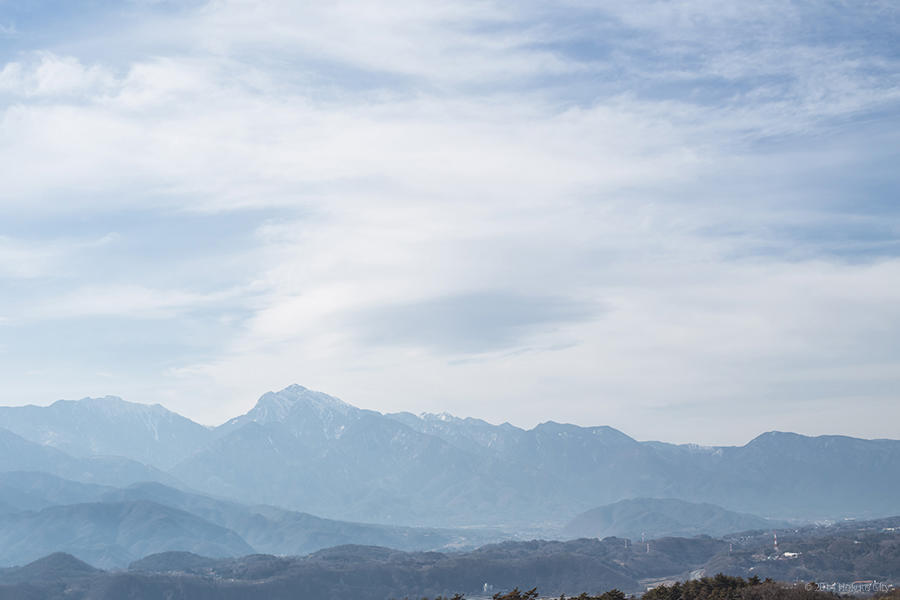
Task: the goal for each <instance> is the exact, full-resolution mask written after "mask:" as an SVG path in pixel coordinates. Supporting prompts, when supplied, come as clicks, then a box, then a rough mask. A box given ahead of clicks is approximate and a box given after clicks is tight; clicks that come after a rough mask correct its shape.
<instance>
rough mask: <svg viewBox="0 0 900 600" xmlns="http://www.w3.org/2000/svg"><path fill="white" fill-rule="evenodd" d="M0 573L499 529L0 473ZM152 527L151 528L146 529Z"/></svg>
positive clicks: (462, 542)
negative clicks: (56, 564) (31, 562)
mask: <svg viewBox="0 0 900 600" xmlns="http://www.w3.org/2000/svg"><path fill="white" fill-rule="evenodd" d="M3 505H5V506H7V507H8V508H7V510H3V511H0V568H2V567H3V566H4V565H11V564H15V563H17V562H20V561H22V560H23V559H25V558H29V557H30V558H34V557H39V556H43V555H45V554H48V553H50V552H54V551H59V550H63V551H65V552H68V553H71V554H73V555H75V556H77V557H78V558H79V559H82V560H85V561H88V562H90V563H91V564H94V565H97V566H102V567H124V566H126V565H127V564H128V563H129V562H131V561H132V560H135V558H140V557H141V556H143V555H145V554H146V553H147V552H146V550H147V549H148V548H152V550H153V552H165V551H176V550H178V551H192V552H202V553H204V554H207V555H213V556H240V555H244V554H248V553H253V552H263V553H270V554H288V555H301V554H307V553H309V552H314V551H316V550H320V549H322V548H327V547H329V546H337V545H341V544H348V543H356V544H372V545H383V546H391V547H394V548H398V549H401V550H435V549H447V548H472V547H475V546H476V545H480V544H483V543H485V542H486V541H493V540H496V539H498V538H500V537H503V534H501V533H499V532H496V531H483V532H482V531H473V530H466V531H460V530H448V529H416V528H410V527H399V526H390V525H371V524H364V523H351V522H344V521H334V520H329V519H322V518H319V517H316V516H313V515H310V514H306V513H299V512H293V511H288V510H284V509H281V508H277V507H273V506H247V505H243V504H239V503H236V502H232V501H227V500H221V499H216V498H211V497H209V496H204V495H200V494H193V493H189V492H185V491H182V490H178V489H175V488H171V487H168V486H165V485H162V484H159V483H140V484H134V485H131V486H129V487H126V488H115V487H110V486H100V485H94V484H86V483H80V482H75V481H68V480H64V479H60V478H58V477H55V476H52V475H48V474H45V473H28V472H16V473H0V506H3ZM148 528H149V529H148Z"/></svg>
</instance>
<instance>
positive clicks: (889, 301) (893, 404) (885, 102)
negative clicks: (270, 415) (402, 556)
mask: <svg viewBox="0 0 900 600" xmlns="http://www.w3.org/2000/svg"><path fill="white" fill-rule="evenodd" d="M898 35H900V9H898V7H897V5H896V3H895V2H887V1H885V2H878V1H870V2H852V3H846V2H821V1H817V2H780V1H779V2H774V1H773V2H768V1H761V2H755V3H730V4H722V3H720V2H711V1H705V0H685V1H682V2H662V1H659V2H658V1H651V0H637V1H634V2H627V3H626V2H580V1H575V0H573V1H568V2H567V1H564V2H559V3H554V4H552V5H548V4H546V3H537V2H467V1H458V2H435V3H421V2H406V1H400V0H398V1H396V2H387V3H377V4H376V3H367V2H336V3H312V4H305V3H296V2H278V1H273V2H266V3H256V2H237V1H230V0H218V1H212V2H190V3H184V2H177V3H176V2H155V1H149V0H148V1H137V0H135V1H132V2H125V3H121V2H102V1H99V0H98V1H93V2H49V1H48V2H30V3H21V2H9V1H3V0H0V181H2V185H0V377H2V378H3V381H4V386H3V391H2V393H0V403H3V404H22V403H36V404H46V403H49V402H52V401H54V400H56V399H59V398H78V397H83V396H88V395H105V394H115V395H120V396H122V397H124V398H126V399H128V400H133V401H138V402H150V403H152V402H160V403H162V404H164V405H166V406H168V407H169V408H171V409H173V410H177V411H179V412H181V413H183V414H186V415H188V416H190V417H192V418H194V419H196V420H198V421H200V422H203V423H208V424H215V423H218V422H222V421H224V420H225V419H227V418H229V417H231V416H234V415H236V414H238V413H240V412H243V411H245V410H246V409H247V408H249V406H251V405H252V404H253V402H254V401H255V399H256V398H257V397H258V396H259V395H260V394H262V393H263V392H265V391H267V390H270V389H279V388H281V387H284V386H286V385H288V384H290V383H294V382H296V383H300V384H303V385H306V386H308V387H312V388H315V389H320V390H323V391H326V392H329V393H331V394H334V395H337V396H340V397H341V398H343V399H344V400H346V401H348V402H351V403H353V404H356V405H358V406H363V407H367V408H374V409H377V410H382V411H395V410H410V411H413V412H421V411H434V412H438V411H448V412H452V413H455V414H459V415H463V416H468V415H471V416H478V417H482V418H485V419H488V420H490V421H494V422H501V421H507V420H508V421H510V422H513V423H515V424H518V425H523V426H531V425H534V424H535V423H537V422H540V421H544V420H549V419H553V420H557V421H569V422H575V423H579V424H584V425H592V424H608V425H611V426H614V427H617V428H620V429H622V430H624V431H625V432H626V433H629V434H631V435H633V436H635V437H638V438H641V439H663V440H671V441H692V442H701V443H744V442H746V441H747V440H749V439H750V438H752V437H753V436H755V435H756V434H758V433H760V432H762V431H765V430H770V429H782V430H795V431H799V432H801V433H807V434H822V433H844V434H850V435H858V436H863V437H896V431H895V427H896V425H895V424H896V422H897V421H898V420H900V342H898V339H900V201H898V189H900V169H898V168H897V166H896V165H898V164H900V44H897V42H896V40H897V39H898Z"/></svg>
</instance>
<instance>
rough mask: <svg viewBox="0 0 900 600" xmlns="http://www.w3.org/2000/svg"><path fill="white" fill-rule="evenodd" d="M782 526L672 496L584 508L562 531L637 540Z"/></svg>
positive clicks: (717, 534) (568, 535) (760, 518)
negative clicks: (587, 509) (585, 509)
mask: <svg viewBox="0 0 900 600" xmlns="http://www.w3.org/2000/svg"><path fill="white" fill-rule="evenodd" d="M785 525H786V523H784V522H780V521H772V520H769V519H764V518H762V517H757V516H755V515H750V514H745V513H737V512H734V511H730V510H726V509H724V508H722V507H720V506H716V505H714V504H707V503H695V502H686V501H684V500H675V499H672V498H665V499H657V498H634V499H630V500H621V501H619V502H615V503H613V504H607V505H605V506H599V507H597V508H593V509H591V510H589V511H586V512H584V513H582V514H580V515H578V516H577V517H575V518H574V519H573V520H572V521H570V522H569V523H568V524H567V525H566V526H565V528H564V529H563V531H562V533H563V535H564V536H565V537H567V538H580V537H597V538H605V537H609V536H617V537H623V538H630V539H633V540H637V539H642V538H644V537H646V539H651V538H659V537H667V536H678V537H689V536H693V535H699V534H705V535H711V536H721V535H724V534H726V533H734V532H739V531H748V530H759V529H772V528H774V527H783V526H785Z"/></svg>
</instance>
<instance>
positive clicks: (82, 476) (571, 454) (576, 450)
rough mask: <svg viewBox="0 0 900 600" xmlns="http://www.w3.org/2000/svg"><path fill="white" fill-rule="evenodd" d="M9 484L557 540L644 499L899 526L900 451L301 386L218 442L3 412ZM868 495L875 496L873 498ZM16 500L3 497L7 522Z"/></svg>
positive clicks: (167, 417)
mask: <svg viewBox="0 0 900 600" xmlns="http://www.w3.org/2000/svg"><path fill="white" fill-rule="evenodd" d="M0 471H7V472H8V471H38V472H45V473H50V474H54V475H57V476H59V477H62V478H65V479H68V480H74V481H78V482H86V483H92V484H98V485H107V486H115V487H119V488H121V487H127V486H130V485H133V484H135V483H140V482H147V481H153V482H159V483H162V484H164V485H166V486H168V487H170V488H178V489H182V490H189V491H192V492H194V493H200V494H204V495H207V496H214V497H220V498H228V499H231V500H233V501H236V502H240V503H243V504H247V505H269V506H279V507H283V508H284V509H287V510H288V511H302V512H304V513H312V514H316V515H319V516H323V517H328V518H330V519H340V520H345V521H348V520H349V521H356V522H369V523H384V524H403V525H415V526H425V527H485V526H493V527H501V528H506V529H514V530H521V529H525V528H534V527H547V528H551V529H552V528H554V527H555V528H559V527H562V526H563V525H564V524H565V523H567V522H569V521H570V520H571V519H573V518H574V517H575V516H576V515H578V514H580V513H582V512H584V511H587V510H590V509H593V508H596V507H598V506H600V505H604V504H610V503H615V502H618V501H620V500H626V499H631V498H673V499H679V500H684V501H689V502H696V503H713V504H716V505H719V506H722V507H724V508H726V509H728V510H731V511H738V512H743V513H752V514H756V515H764V516H769V517H774V518H801V519H814V518H827V517H843V516H856V517H875V516H882V515H889V514H896V513H897V512H900V503H898V500H897V498H900V441H897V440H862V439H855V438H849V437H843V436H821V437H814V438H811V437H805V436H802V435H798V434H793V433H781V432H769V433H765V434H762V435H760V436H759V437H757V438H756V439H754V440H752V441H751V442H749V443H748V444H746V445H744V446H722V447H699V446H696V445H675V444H668V443H663V442H652V441H651V442H639V441H637V440H634V439H633V438H631V437H629V436H627V435H625V434H624V433H622V432H620V431H617V430H615V429H613V428H611V427H579V426H575V425H567V424H560V423H555V422H547V423H543V424H540V425H538V426H537V427H535V428H533V429H530V430H526V429H521V428H518V427H515V426H512V425H510V424H508V423H504V424H502V425H493V424H490V423H487V422H485V421H481V420H478V419H471V418H466V419H461V418H457V417H453V416H451V415H446V414H440V415H433V414H423V415H418V416H417V415H413V414H410V413H397V414H382V413H379V412H375V411H371V410H362V409H359V408H356V407H353V406H351V405H349V404H346V403H344V402H342V401H341V400H338V399H336V398H333V397H331V396H329V395H327V394H324V393H321V392H315V391H312V390H308V389H306V388H304V387H301V386H298V385H293V386H290V387H288V388H285V389H283V390H281V391H279V392H269V393H266V394H264V395H263V396H262V397H261V398H260V399H259V401H258V402H257V403H256V405H255V407H254V408H253V409H251V410H250V411H249V412H248V413H246V414H244V415H241V416H239V417H236V418H234V419H232V420H230V421H228V422H226V423H224V424H223V425H221V426H219V427H215V428H209V427H204V426H202V425H199V424H197V423H194V422H192V421H190V420H189V419H186V418H184V417H181V416H179V415H177V414H175V413H173V412H171V411H168V410H167V409H165V408H163V407H161V406H159V405H154V406H147V405H141V404H134V403H129V402H125V401H123V400H120V399H118V398H113V397H106V398H99V399H85V400H80V401H59V402H56V403H54V404H52V405H50V406H47V407H36V406H25V407H3V408H0ZM860 490H865V493H860ZM3 504H10V499H8V498H5V497H0V511H4V510H5V511H9V507H6V508H3Z"/></svg>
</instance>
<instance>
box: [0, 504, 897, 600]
mask: <svg viewBox="0 0 900 600" xmlns="http://www.w3.org/2000/svg"><path fill="white" fill-rule="evenodd" d="M898 526H900V517H898V518H895V519H890V520H883V521H878V522H861V523H853V524H847V523H844V524H840V525H838V526H829V527H811V528H805V529H798V530H779V544H780V549H779V550H778V551H776V550H775V548H774V543H773V538H772V536H771V532H757V533H748V534H742V535H735V536H730V537H726V538H723V539H713V538H709V537H705V536H701V537H695V538H661V539H657V540H651V541H649V542H647V543H645V544H640V543H634V542H632V541H630V540H627V539H623V538H612V537H611V538H606V539H603V540H598V539H580V540H573V541H569V542H549V541H539V540H536V541H530V542H504V543H501V544H493V545H489V546H484V547H482V548H479V549H477V550H474V551H471V552H456V553H439V552H400V551H397V550H391V549H387V548H380V547H373V546H339V547H335V548H329V549H326V550H321V551H319V552H315V553H313V554H310V555H308V556H303V557H277V556H270V555H251V556H245V557H243V558H231V559H213V558H205V557H202V556H197V555H193V554H188V553H185V552H170V553H163V554H156V555H153V556H149V557H147V558H144V559H142V560H139V561H136V562H134V563H133V564H132V565H131V566H130V568H129V569H127V570H122V571H109V572H104V571H101V572H98V571H95V570H93V569H92V568H91V567H90V566H89V565H86V564H84V563H81V562H80V561H77V560H76V559H74V558H72V557H67V556H65V555H55V556H53V557H50V558H48V559H43V560H42V561H38V562H36V563H33V564H30V565H26V566H24V567H20V568H14V569H7V570H4V571H2V572H0V599H6V598H10V599H11V598H15V599H16V600H19V599H22V598H24V599H28V598H41V599H43V600H63V599H65V600H120V599H121V598H129V599H131V600H150V599H153V600H156V599H159V598H166V599H168V600H204V599H206V598H209V599H213V598H215V599H217V600H219V599H221V600H247V599H250V598H252V599H253V600H280V599H288V598H290V599H291V600H297V599H301V600H302V599H307V598H308V599H315V600H347V599H355V600H386V599H388V598H403V597H410V598H414V597H415V598H421V597H423V596H430V597H434V596H439V595H440V596H445V597H447V596H452V595H454V594H457V593H460V594H470V595H471V594H475V593H480V592H482V591H483V590H484V589H485V585H486V584H487V589H488V590H492V591H493V592H497V593H501V594H506V593H507V592H509V591H511V590H513V589H514V588H518V589H519V590H530V589H532V588H537V589H539V590H541V591H542V592H543V593H544V594H548V595H553V596H559V595H560V594H567V595H570V596H571V595H577V594H580V593H582V592H586V593H588V594H599V593H602V592H604V591H606V590H611V589H614V588H615V589H619V590H622V591H623V592H626V593H628V594H642V593H643V592H644V591H646V590H647V589H648V588H650V587H658V586H660V585H669V584H671V582H674V581H677V580H682V581H683V580H687V579H691V578H697V577H701V578H702V577H704V576H705V575H713V574H715V573H718V572H725V573H731V574H732V575H735V576H740V577H742V578H744V580H746V581H745V583H748V582H749V581H755V580H756V578H759V579H763V580H764V579H765V578H767V577H772V579H778V580H781V581H787V582H802V583H803V584H806V583H809V582H816V583H822V584H830V583H833V582H852V581H855V580H857V579H870V580H877V581H880V582H888V583H891V582H898V581H900V527H898ZM714 579H715V578H714ZM714 579H713V580H709V579H707V580H705V581H707V582H709V581H714ZM729 581H731V582H732V583H735V582H736V581H737V580H733V579H732V580H729ZM719 583H722V581H720V582H719ZM703 585H704V584H698V583H693V582H692V583H690V584H685V585H684V586H681V587H680V588H679V589H678V591H677V592H672V595H665V594H664V593H663V592H664V591H665V588H660V591H658V592H657V596H652V597H648V598H647V600H705V598H706V596H704V595H703V594H704V593H705V592H704V590H705V589H706V588H704V587H703ZM710 585H712V584H710ZM716 585H718V584H716ZM723 585H724V584H723ZM729 585H730V584H729ZM748 585H749V584H748ZM748 585H744V584H740V585H738V584H736V583H735V586H736V587H734V589H731V588H729V589H731V591H729V594H733V595H726V596H721V597H716V600H728V599H734V600H767V599H772V600H774V599H775V598H777V596H773V595H772V594H775V593H776V592H777V589H776V588H775V587H770V588H758V589H754V590H746V589H744V588H746V587H748ZM778 589H780V588H778ZM686 590H687V591H686ZM689 590H693V591H689ZM666 593H668V592H666ZM778 593H780V592H778ZM679 594H681V596H679ZM692 594H694V595H693V596H692ZM748 594H749V595H748ZM760 594H761V595H760ZM797 594H800V592H797ZM783 597H784V598H785V599H786V600H804V599H805V598H810V599H811V598H818V597H819V596H804V595H802V594H801V595H790V596H783ZM605 600H614V599H610V598H606V599H605Z"/></svg>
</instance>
